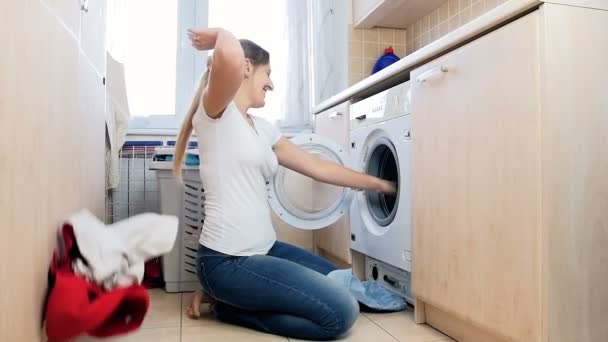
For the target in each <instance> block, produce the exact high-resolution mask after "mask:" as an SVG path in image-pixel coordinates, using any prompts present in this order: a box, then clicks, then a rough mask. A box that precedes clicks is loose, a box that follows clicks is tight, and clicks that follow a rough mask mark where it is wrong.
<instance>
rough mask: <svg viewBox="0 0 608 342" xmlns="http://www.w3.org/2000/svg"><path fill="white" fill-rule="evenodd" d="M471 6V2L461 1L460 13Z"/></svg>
mask: <svg viewBox="0 0 608 342" xmlns="http://www.w3.org/2000/svg"><path fill="white" fill-rule="evenodd" d="M470 6H471V0H460V11H461V12H462V10H464V9H465V8H467V7H470Z"/></svg>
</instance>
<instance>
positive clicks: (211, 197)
mask: <svg viewBox="0 0 608 342" xmlns="http://www.w3.org/2000/svg"><path fill="white" fill-rule="evenodd" d="M253 122H254V125H255V129H254V128H253V127H251V126H250V125H249V123H248V122H247V119H246V118H245V117H244V116H243V114H241V112H240V111H239V110H238V108H237V107H236V105H235V103H234V102H230V104H229V105H228V107H226V110H225V111H224V113H223V114H222V116H221V117H220V118H219V119H212V118H210V117H209V116H208V115H207V114H206V113H205V110H204V108H203V106H199V110H198V112H197V113H196V114H195V115H194V118H193V119H192V125H193V127H194V130H195V131H196V133H197V136H198V149H199V153H200V175H201V180H202V182H203V188H204V189H205V222H204V224H203V231H202V232H201V236H200V243H201V244H202V245H204V246H206V247H208V248H211V249H213V250H216V251H218V252H221V253H224V254H229V255H235V256H249V255H255V254H266V253H267V252H268V251H269V250H270V248H271V247H272V245H273V244H274V242H275V241H276V233H275V231H274V228H273V226H272V221H271V215H270V206H269V204H268V198H267V192H266V181H267V180H270V179H271V178H272V176H273V175H274V174H275V173H276V171H277V168H278V161H277V157H276V155H275V154H274V151H273V150H272V146H273V145H274V144H276V143H277V141H278V140H279V139H280V137H281V134H280V132H279V131H278V130H277V129H276V128H275V127H274V126H273V125H271V124H270V123H269V122H267V121H265V120H264V119H261V118H257V117H253Z"/></svg>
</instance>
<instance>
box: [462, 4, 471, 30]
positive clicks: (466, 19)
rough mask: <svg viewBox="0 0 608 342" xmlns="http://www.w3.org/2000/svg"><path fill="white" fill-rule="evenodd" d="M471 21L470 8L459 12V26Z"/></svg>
mask: <svg viewBox="0 0 608 342" xmlns="http://www.w3.org/2000/svg"><path fill="white" fill-rule="evenodd" d="M469 21H471V7H467V8H465V9H463V10H462V12H460V26H462V25H464V24H466V23H468V22H469Z"/></svg>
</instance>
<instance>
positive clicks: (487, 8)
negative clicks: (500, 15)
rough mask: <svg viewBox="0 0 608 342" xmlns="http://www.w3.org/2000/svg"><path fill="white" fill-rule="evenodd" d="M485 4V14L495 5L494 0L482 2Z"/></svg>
mask: <svg viewBox="0 0 608 342" xmlns="http://www.w3.org/2000/svg"><path fill="white" fill-rule="evenodd" d="M484 2H485V4H486V6H485V7H486V12H487V11H489V10H491V9H494V8H495V7H496V5H497V3H496V0H484Z"/></svg>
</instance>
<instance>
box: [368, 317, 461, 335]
mask: <svg viewBox="0 0 608 342" xmlns="http://www.w3.org/2000/svg"><path fill="white" fill-rule="evenodd" d="M365 316H367V317H368V318H369V319H370V320H372V321H373V322H374V323H376V324H377V325H379V326H380V327H381V328H382V329H384V330H386V331H387V332H388V333H389V334H391V335H392V336H394V337H395V338H396V339H398V340H399V341H402V342H430V341H450V338H449V337H448V336H446V335H444V334H442V333H441V332H439V331H437V330H435V329H433V328H432V327H430V326H428V325H426V324H416V323H415V322H414V312H413V311H409V310H406V311H401V312H395V313H374V314H371V313H366V314H365Z"/></svg>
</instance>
